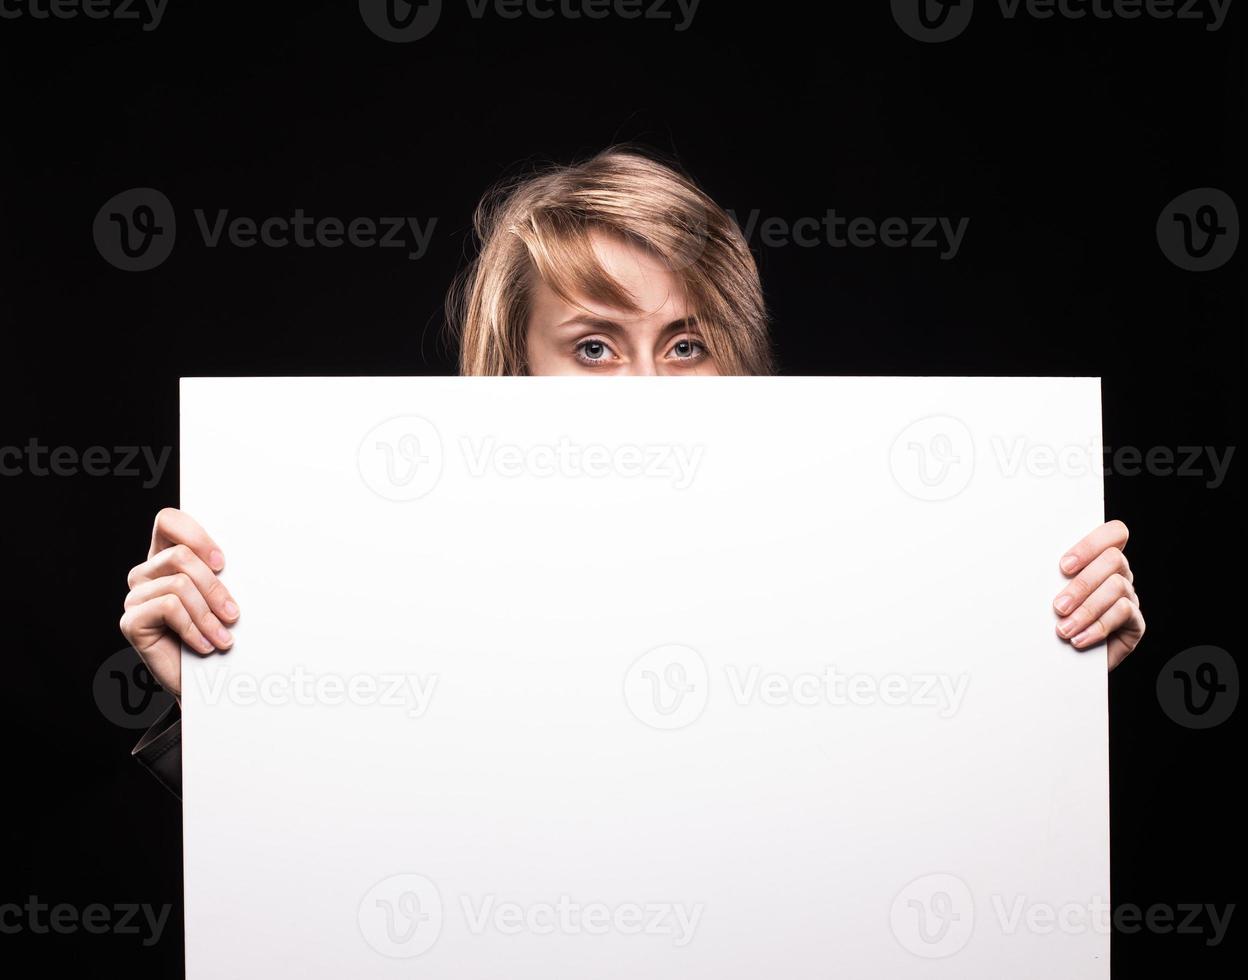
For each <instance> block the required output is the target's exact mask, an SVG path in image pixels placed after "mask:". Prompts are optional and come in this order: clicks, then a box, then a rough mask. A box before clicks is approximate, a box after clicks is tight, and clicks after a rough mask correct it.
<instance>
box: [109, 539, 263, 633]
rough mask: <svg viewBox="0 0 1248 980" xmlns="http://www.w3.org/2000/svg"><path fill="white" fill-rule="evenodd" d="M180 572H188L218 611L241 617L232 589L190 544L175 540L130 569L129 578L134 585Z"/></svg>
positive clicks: (224, 616) (225, 617)
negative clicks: (176, 542)
mask: <svg viewBox="0 0 1248 980" xmlns="http://www.w3.org/2000/svg"><path fill="white" fill-rule="evenodd" d="M179 574H181V575H186V576H188V577H189V578H190V579H191V581H192V582H194V583H195V588H196V589H198V590H199V593H200V595H202V596H203V597H204V598H205V599H206V600H207V602H208V605H209V606H210V607H211V608H212V611H213V613H214V614H216V615H217V616H218V617H220V618H221V619H223V620H225V621H226V622H227V623H232V622H234V621H235V620H237V619H238V603H237V602H235V601H234V597H233V596H231V595H230V591H229V589H227V588H226V587H225V584H224V583H223V582H222V581H221V580H220V579H219V578H217V576H216V574H215V573H214V572H213V571H212V569H211V568H209V567H208V566H207V565H205V564H204V562H203V560H202V559H201V558H200V557H199V555H197V554H195V552H194V551H192V550H191V549H190V547H189V546H188V545H185V544H175V545H173V546H172V547H170V548H166V549H165V550H164V551H161V552H159V553H158V554H156V555H155V556H154V557H152V558H149V559H148V560H147V561H145V562H143V563H142V564H140V565H135V566H134V568H132V569H130V575H129V577H128V582H129V585H130V588H132V589H133V588H135V587H137V586H138V585H139V584H141V583H143V582H151V581H154V580H155V579H158V578H164V577H166V576H169V575H179Z"/></svg>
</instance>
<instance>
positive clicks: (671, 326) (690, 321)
mask: <svg viewBox="0 0 1248 980" xmlns="http://www.w3.org/2000/svg"><path fill="white" fill-rule="evenodd" d="M697 323H698V318H697V317H693V316H685V317H681V318H680V319H679V320H673V321H672V322H671V323H668V324H666V325H665V326H664V327H663V329H662V330H661V331H660V334H659V335H660V336H666V335H667V334H670V333H678V332H680V331H682V330H691V329H693V328H694V327H696V326H697ZM567 327H589V328H590V329H591V330H598V331H601V332H602V333H609V334H615V335H617V336H618V335H619V334H622V333H627V328H626V327H624V326H623V325H621V324H619V323H616V322H615V321H614V320H607V319H605V318H603V317H598V316H589V315H586V314H584V313H579V314H577V315H576V316H574V317H570V318H569V319H567V320H564V321H563V322H562V323H560V324H559V325H558V326H557V327H555V329H556V330H564V329H566V328H567Z"/></svg>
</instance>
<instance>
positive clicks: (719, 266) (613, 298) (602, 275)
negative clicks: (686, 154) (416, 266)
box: [447, 147, 773, 375]
mask: <svg viewBox="0 0 1248 980" xmlns="http://www.w3.org/2000/svg"><path fill="white" fill-rule="evenodd" d="M474 228H475V232H476V237H477V240H478V243H479V250H478V253H477V257H476V258H475V259H474V260H473V261H472V263H471V264H470V265H469V266H468V268H467V269H465V270H464V272H463V273H462V274H461V275H460V277H459V278H458V279H457V281H456V283H455V285H454V286H453V287H452V289H451V292H450V295H449V296H448V297H447V322H448V324H449V325H450V326H451V328H452V330H453V331H455V333H456V334H457V335H458V339H459V347H460V353H459V365H460V373H461V374H465V375H514V374H525V373H526V346H527V343H526V338H527V327H528V316H529V306H530V297H531V292H532V287H533V284H534V282H535V279H534V277H535V276H536V277H537V278H538V279H540V281H542V282H543V283H545V284H546V285H547V286H549V287H550V288H551V289H552V290H553V291H554V292H555V293H556V294H557V295H558V296H559V297H560V298H561V299H563V300H564V301H565V302H569V303H573V304H577V305H579V303H578V300H577V298H576V297H578V296H584V297H589V298H590V299H592V300H594V301H596V302H603V303H608V304H610V305H612V306H615V307H619V308H620V309H623V310H627V311H629V312H633V313H641V312H642V310H641V309H640V308H639V307H638V306H637V304H636V302H635V300H634V299H633V297H632V296H631V295H629V293H628V292H627V291H626V290H625V289H624V288H623V287H622V286H621V285H620V284H619V283H618V282H616V280H615V279H614V278H613V277H612V276H611V275H610V274H608V273H607V272H606V270H605V269H603V267H602V265H601V263H600V262H599V261H598V258H597V256H596V254H595V252H594V249H593V246H592V243H591V240H590V236H591V234H592V233H593V232H595V231H598V232H602V231H605V232H608V233H613V234H616V235H618V236H620V237H622V238H623V239H625V240H626V241H628V242H630V243H633V244H636V245H639V246H641V247H643V248H645V249H647V250H649V252H650V253H651V254H653V255H655V256H657V257H658V258H659V260H660V261H661V262H663V263H664V264H665V265H666V266H667V268H668V269H669V270H670V271H671V272H672V273H673V274H674V275H675V276H676V277H677V279H678V280H679V281H680V282H681V284H682V286H683V288H684V290H685V294H686V300H687V302H688V303H689V306H690V312H691V315H692V316H694V317H696V322H697V325H698V331H699V334H700V335H701V338H702V340H703V341H704V343H705V345H706V347H707V349H708V350H709V352H710V354H711V356H712V358H713V359H714V361H715V364H716V367H717V368H718V370H719V372H720V373H721V374H770V373H771V372H772V370H773V363H772V352H771V345H770V340H769V337H768V332H767V313H766V308H765V306H764V303H763V293H762V287H761V285H760V284H759V279H758V269H757V267H756V266H755V264H754V257H753V255H751V254H750V249H749V246H748V245H747V244H746V242H745V239H744V237H743V236H742V235H741V232H740V229H738V228H737V225H736V223H735V222H734V221H733V220H732V219H731V218H730V217H729V216H728V214H727V213H725V212H724V210H723V209H722V208H720V207H719V206H718V205H717V204H716V203H715V202H714V201H712V200H711V199H710V198H709V197H707V196H706V194H704V193H703V192H702V191H701V190H700V189H699V188H698V187H697V186H696V185H695V184H694V183H693V182H692V181H691V180H689V179H688V178H687V177H685V176H683V175H682V174H680V173H678V172H677V171H676V170H674V169H673V168H671V167H669V166H667V165H665V164H663V163H660V162H658V161H657V160H654V159H651V158H650V157H648V156H645V155H643V154H642V153H641V152H639V151H637V150H635V149H630V148H626V147H612V148H611V149H608V150H604V151H603V152H601V153H599V154H597V155H596V156H593V157H591V158H589V159H588V160H585V161H583V162H581V163H576V164H572V165H571V166H558V167H551V168H549V169H546V170H543V171H541V172H539V173H536V174H533V175H530V176H527V177H524V178H521V179H519V180H513V181H510V182H507V183H503V184H500V185H499V186H497V187H495V188H493V189H492V190H491V191H490V192H488V193H487V194H486V195H485V197H484V198H483V199H482V201H481V203H480V205H478V207H477V212H476V216H475V220H474Z"/></svg>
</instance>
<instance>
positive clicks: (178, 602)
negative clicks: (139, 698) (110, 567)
mask: <svg viewBox="0 0 1248 980" xmlns="http://www.w3.org/2000/svg"><path fill="white" fill-rule="evenodd" d="M224 567H225V556H224V555H223V554H222V553H221V549H220V548H218V547H217V545H216V542H214V541H213V540H212V538H210V537H209V536H208V534H207V532H206V531H204V529H203V528H202V527H200V526H199V524H197V523H196V522H195V521H194V520H192V518H191V517H190V516H189V515H188V514H184V513H182V511H180V510H175V509H174V508H172V507H166V508H165V509H164V510H162V511H161V512H160V513H159V514H157V515H156V524H155V526H154V527H153V528H152V545H151V547H150V548H149V549H148V552H147V561H145V562H143V563H142V564H141V565H136V566H135V567H134V568H132V569H131V570H130V576H129V579H128V582H129V585H130V594H129V595H127V596H126V602H125V607H126V608H125V613H124V614H123V615H122V617H121V632H122V633H123V634H124V635H125V637H126V639H127V640H129V641H130V645H131V646H132V647H134V649H135V650H136V651H137V652H138V654H139V656H140V657H142V658H143V662H144V663H145V664H146V665H147V669H148V670H150V671H151V672H152V676H153V677H155V678H156V681H157V682H158V683H159V684H160V686H161V687H163V688H164V689H165V690H166V691H169V692H170V693H171V694H172V695H173V696H174V697H175V698H177V699H178V700H179V701H181V698H182V643H183V642H185V643H186V644H187V646H189V647H190V648H191V649H192V650H194V651H195V652H196V653H198V654H200V655H202V656H207V655H208V654H211V653H215V652H216V651H217V650H228V649H229V648H230V646H231V644H233V642H234V638H233V637H232V636H231V635H230V631H229V630H228V629H227V628H226V624H227V623H229V624H233V623H235V622H237V621H238V605H237V603H235V602H234V599H233V598H232V597H231V596H230V593H229V591H228V590H227V589H226V587H225V586H224V585H223V584H222V583H221V580H220V579H219V578H217V573H218V572H220V571H221V570H222V569H223V568H224Z"/></svg>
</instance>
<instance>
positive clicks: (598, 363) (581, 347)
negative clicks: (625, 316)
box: [575, 337, 615, 367]
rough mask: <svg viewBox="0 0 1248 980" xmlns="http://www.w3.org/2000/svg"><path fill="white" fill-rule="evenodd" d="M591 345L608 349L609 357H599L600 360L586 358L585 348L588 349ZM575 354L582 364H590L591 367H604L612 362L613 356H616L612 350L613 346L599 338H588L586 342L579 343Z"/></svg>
mask: <svg viewBox="0 0 1248 980" xmlns="http://www.w3.org/2000/svg"><path fill="white" fill-rule="evenodd" d="M590 344H601V345H602V346H603V347H605V348H606V350H607V355H608V356H605V357H598V358H594V357H586V356H585V348H586V347H588V346H589V345H590ZM575 354H576V359H577V360H578V361H580V362H581V363H582V364H588V365H589V366H590V367H602V365H604V364H607V363H609V362H610V360H611V356H612V355H614V354H615V351H613V350H612V349H611V345H610V344H608V343H607V342H606V341H605V340H599V339H598V338H597V337H586V338H585V339H584V340H582V341H579V342H578V343H577V345H576V349H575Z"/></svg>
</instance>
